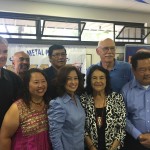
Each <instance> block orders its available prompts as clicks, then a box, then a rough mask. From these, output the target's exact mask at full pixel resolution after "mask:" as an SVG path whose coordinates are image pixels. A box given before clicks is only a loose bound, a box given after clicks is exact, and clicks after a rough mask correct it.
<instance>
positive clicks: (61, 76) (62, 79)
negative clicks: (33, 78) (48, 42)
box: [55, 65, 84, 96]
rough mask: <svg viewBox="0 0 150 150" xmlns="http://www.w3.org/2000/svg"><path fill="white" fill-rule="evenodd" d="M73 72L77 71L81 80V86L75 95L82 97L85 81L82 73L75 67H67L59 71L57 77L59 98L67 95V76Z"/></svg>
mask: <svg viewBox="0 0 150 150" xmlns="http://www.w3.org/2000/svg"><path fill="white" fill-rule="evenodd" d="M71 71H75V72H76V73H77V76H78V80H79V85H78V88H77V90H76V92H75V93H76V94H78V95H80V94H81V93H82V92H83V90H84V85H83V84H84V80H83V76H82V74H81V72H80V71H79V70H78V69H77V68H76V67H75V66H72V65H65V66H63V67H62V68H60V69H59V71H58V73H57V76H56V78H55V84H56V88H57V94H58V96H63V95H64V94H65V93H66V89H65V85H66V83H67V76H68V74H69V73H70V72H71Z"/></svg>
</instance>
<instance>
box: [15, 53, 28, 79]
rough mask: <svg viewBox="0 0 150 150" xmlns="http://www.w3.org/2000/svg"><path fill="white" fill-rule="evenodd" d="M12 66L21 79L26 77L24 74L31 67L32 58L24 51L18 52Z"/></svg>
mask: <svg viewBox="0 0 150 150" xmlns="http://www.w3.org/2000/svg"><path fill="white" fill-rule="evenodd" d="M12 65H13V68H14V72H15V73H16V74H17V75H19V76H20V77H21V79H22V78H23V76H24V73H25V72H26V71H27V70H28V69H29V67H30V58H29V55H28V54H26V53H25V52H24V51H20V52H16V53H15V54H14V56H13V61H12Z"/></svg>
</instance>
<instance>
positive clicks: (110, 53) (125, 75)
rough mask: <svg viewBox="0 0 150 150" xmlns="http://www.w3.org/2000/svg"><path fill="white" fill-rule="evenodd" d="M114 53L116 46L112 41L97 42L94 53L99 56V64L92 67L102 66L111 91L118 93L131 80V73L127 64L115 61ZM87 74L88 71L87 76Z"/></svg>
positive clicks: (108, 39)
mask: <svg viewBox="0 0 150 150" xmlns="http://www.w3.org/2000/svg"><path fill="white" fill-rule="evenodd" d="M115 52H116V45H115V42H114V41H113V40H112V39H110V38H107V39H105V40H103V41H99V42H98V47H97V48H96V53H97V54H98V55H99V56H100V62H98V63H97V64H94V65H99V66H102V67H103V68H105V69H107V70H108V71H109V74H110V81H111V87H112V90H113V91H114V92H119V93H120V92H121V89H122V87H123V86H124V85H125V84H126V83H127V82H129V81H130V80H131V79H132V78H133V73H132V70H131V65H130V64H129V63H127V62H124V61H118V60H116V59H115ZM92 66H93V65H92ZM88 72H89V69H88V70H87V74H88Z"/></svg>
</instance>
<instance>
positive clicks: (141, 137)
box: [138, 133, 150, 148]
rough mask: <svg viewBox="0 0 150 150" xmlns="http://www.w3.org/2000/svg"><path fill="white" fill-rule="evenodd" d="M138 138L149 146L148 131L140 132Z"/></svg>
mask: <svg viewBox="0 0 150 150" xmlns="http://www.w3.org/2000/svg"><path fill="white" fill-rule="evenodd" d="M138 139H139V141H140V143H141V144H142V145H143V146H145V147H147V148H150V133H145V134H140V135H139V137H138Z"/></svg>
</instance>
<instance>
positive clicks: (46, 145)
mask: <svg viewBox="0 0 150 150" xmlns="http://www.w3.org/2000/svg"><path fill="white" fill-rule="evenodd" d="M23 82H24V96H23V98H22V99H19V100H17V101H16V102H14V103H13V104H12V106H11V107H10V109H9V110H8V111H7V113H6V115H5V117H4V121H3V124H2V128H1V132H0V150H10V149H11V150H23V149H24V150H25V149H26V150H51V144H50V140H49V138H48V118H47V103H48V100H49V98H48V97H47V94H46V91H47V79H46V76H45V74H44V73H43V72H42V71H41V70H40V69H36V68H33V69H30V70H28V71H27V72H26V73H25V76H24V78H23Z"/></svg>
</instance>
